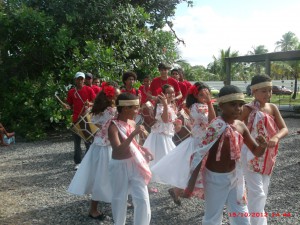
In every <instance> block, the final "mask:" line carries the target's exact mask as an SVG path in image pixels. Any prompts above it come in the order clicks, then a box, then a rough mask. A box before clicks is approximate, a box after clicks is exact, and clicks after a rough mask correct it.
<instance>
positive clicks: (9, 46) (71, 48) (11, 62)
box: [0, 0, 192, 139]
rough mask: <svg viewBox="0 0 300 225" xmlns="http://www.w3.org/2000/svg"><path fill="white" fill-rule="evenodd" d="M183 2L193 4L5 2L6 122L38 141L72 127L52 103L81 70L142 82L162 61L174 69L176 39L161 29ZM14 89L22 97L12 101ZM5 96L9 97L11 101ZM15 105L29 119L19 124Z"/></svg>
mask: <svg viewBox="0 0 300 225" xmlns="http://www.w3.org/2000/svg"><path fill="white" fill-rule="evenodd" d="M181 2H186V3H187V4H192V1H187V0H184V1H179V0H170V1H166V0H164V1H151V0H150V1H133V0H132V1H130V0H125V1H124V0H122V1H121V0H102V1H96V0H89V1H87V0H68V1H56V0H47V1H44V0H10V1H2V2H1V3H0V74H1V81H2V80H3V82H1V84H0V94H1V99H2V100H3V101H1V102H0V108H1V112H0V119H1V120H2V122H3V123H5V124H7V125H8V126H9V125H11V126H12V129H15V130H16V131H17V132H18V131H19V133H20V134H21V135H23V136H26V137H27V138H28V139H32V138H34V137H39V136H42V134H43V130H45V129H46V128H49V127H52V126H54V125H55V123H61V122H62V121H68V119H67V118H68V116H69V115H68V113H66V112H64V111H63V110H58V109H60V106H59V105H58V103H57V102H55V101H52V100H50V99H53V97H54V92H55V91H57V90H59V91H60V94H61V96H65V94H66V89H65V85H66V84H69V83H72V82H73V76H74V74H75V73H76V72H77V71H83V72H92V73H93V74H94V75H96V76H103V77H104V78H105V79H107V80H108V79H110V80H120V79H119V78H120V75H121V74H122V72H123V71H124V70H129V69H130V70H135V71H136V72H137V73H138V76H139V78H140V79H141V78H142V77H143V76H144V75H146V74H147V75H148V74H152V73H153V72H154V71H155V70H156V67H157V64H158V63H159V62H160V61H166V62H169V63H172V62H174V61H175V60H177V59H178V58H179V55H178V50H177V46H176V35H175V34H174V33H173V32H168V31H164V30H163V29H161V28H163V27H164V26H165V25H166V24H168V26H169V25H170V21H171V20H172V17H173V16H174V12H175V8H176V5H177V4H179V3H181ZM7 77H10V78H11V79H4V78H7ZM25 84H26V85H25ZM15 90H18V93H17V94H16V95H12V91H15ZM19 91H20V93H19ZM21 92H22V93H21ZM4 93H5V95H6V96H9V97H5V98H4V97H3V95H4ZM18 99H21V100H20V102H19V101H18ZM26 99H27V100H26ZM15 102H17V103H18V106H19V108H20V111H19V112H18V113H20V112H22V115H26V118H25V117H22V120H20V115H19V114H18V113H12V111H13V108H14V106H15ZM11 103H13V104H12V105H11ZM25 103H26V104H25ZM29 106H30V107H29ZM45 106H46V108H44V107H45ZM33 109H34V110H33ZM23 111H24V113H23ZM46 112H47V113H46ZM33 118H34V119H33ZM33 120H34V121H36V122H34V121H33ZM12 121H16V123H15V122H12ZM35 123H37V124H38V125H39V126H40V129H38V128H37V126H35V125H34V126H32V129H28V128H29V127H30V124H35ZM21 127H24V128H26V132H25V130H23V129H22V128H21Z"/></svg>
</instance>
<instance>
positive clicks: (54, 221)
mask: <svg viewBox="0 0 300 225" xmlns="http://www.w3.org/2000/svg"><path fill="white" fill-rule="evenodd" d="M102 208H103V209H102V210H103V212H104V213H105V214H106V215H108V217H107V219H105V223H101V224H112V222H111V221H112V220H111V209H110V205H109V204H103V207H102ZM88 209H89V201H86V200H79V201H74V202H72V203H68V204H63V202H62V204H61V205H57V206H55V207H52V206H47V205H41V206H40V209H39V210H31V211H28V212H25V213H16V214H15V215H13V216H12V217H7V218H5V219H4V218H1V217H0V224H1V225H6V224H44V225H59V224H72V225H82V224H100V223H99V221H97V220H94V219H91V218H90V217H88Z"/></svg>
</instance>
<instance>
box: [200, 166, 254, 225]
mask: <svg viewBox="0 0 300 225" xmlns="http://www.w3.org/2000/svg"><path fill="white" fill-rule="evenodd" d="M204 180H205V182H204V196H205V213H204V217H203V220H202V225H221V224H222V218H223V208H224V205H227V212H228V215H229V221H230V224H231V225H250V219H249V217H248V216H247V215H248V208H247V206H246V205H239V204H238V203H237V202H238V199H237V191H236V187H237V179H236V175H235V170H234V171H232V172H229V173H215V172H212V171H210V170H208V169H207V168H205V173H204Z"/></svg>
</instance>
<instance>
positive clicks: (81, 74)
mask: <svg viewBox="0 0 300 225" xmlns="http://www.w3.org/2000/svg"><path fill="white" fill-rule="evenodd" d="M79 77H82V78H84V79H85V75H84V73H83V72H77V73H76V74H75V79H77V78H79Z"/></svg>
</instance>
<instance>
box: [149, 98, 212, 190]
mask: <svg viewBox="0 0 300 225" xmlns="http://www.w3.org/2000/svg"><path fill="white" fill-rule="evenodd" d="M190 118H191V122H192V132H191V133H192V135H191V137H189V138H187V139H186V140H184V141H183V142H181V143H180V144H179V145H178V146H177V147H176V148H175V149H174V150H173V151H171V152H170V153H169V154H168V155H166V156H165V157H163V158H162V159H161V160H160V161H159V162H158V163H157V164H155V165H154V166H153V167H152V168H151V169H152V173H153V175H154V176H155V177H156V180H157V182H161V183H165V184H170V185H172V186H175V187H178V188H185V187H186V181H187V179H188V177H189V175H190V164H191V157H192V155H193V154H194V153H195V151H196V146H198V145H199V144H200V143H201V141H202V139H203V138H204V135H205V132H206V129H207V127H208V125H209V122H208V106H207V105H206V104H201V103H195V104H193V105H192V106H191V108H190Z"/></svg>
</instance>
